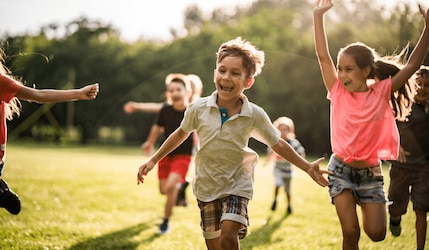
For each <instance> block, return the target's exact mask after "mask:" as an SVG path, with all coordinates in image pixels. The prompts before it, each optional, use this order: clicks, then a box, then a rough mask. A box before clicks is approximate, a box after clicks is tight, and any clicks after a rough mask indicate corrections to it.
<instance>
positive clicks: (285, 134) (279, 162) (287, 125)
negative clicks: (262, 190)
mask: <svg viewBox="0 0 429 250" xmlns="http://www.w3.org/2000/svg"><path fill="white" fill-rule="evenodd" d="M273 124H274V126H275V127H276V128H277V129H278V130H279V131H280V137H281V138H282V139H284V140H285V141H286V142H287V143H289V144H290V145H291V147H292V148H293V149H294V150H295V151H296V152H297V153H298V154H299V155H301V156H302V157H304V158H305V149H304V147H303V146H302V145H301V143H300V142H299V141H298V140H297V139H296V138H295V137H296V136H295V125H294V122H293V120H292V119H290V118H289V117H285V116H282V117H279V118H277V120H275V121H274V122H273ZM272 161H274V201H273V203H272V205H271V210H272V211H274V210H276V207H277V196H278V193H279V189H280V188H281V187H283V188H284V190H285V193H286V198H287V210H286V211H287V214H291V213H292V205H291V194H290V183H291V179H292V164H291V163H290V162H288V161H286V160H285V159H284V158H282V157H280V156H279V155H278V154H276V153H275V152H274V151H272V150H271V149H270V148H268V154H267V158H266V160H265V163H264V165H267V164H268V163H270V162H272Z"/></svg>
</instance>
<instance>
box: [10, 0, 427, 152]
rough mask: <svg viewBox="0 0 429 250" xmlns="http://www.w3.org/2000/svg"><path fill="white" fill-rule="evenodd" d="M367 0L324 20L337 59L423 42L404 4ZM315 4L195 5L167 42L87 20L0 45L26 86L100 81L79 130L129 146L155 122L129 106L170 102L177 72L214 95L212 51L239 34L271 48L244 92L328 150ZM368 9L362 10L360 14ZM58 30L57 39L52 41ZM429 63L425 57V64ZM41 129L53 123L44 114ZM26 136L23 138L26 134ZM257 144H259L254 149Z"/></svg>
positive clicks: (78, 108) (79, 111) (310, 146)
mask: <svg viewBox="0 0 429 250" xmlns="http://www.w3.org/2000/svg"><path fill="white" fill-rule="evenodd" d="M380 9H383V8H382V7H380V6H373V2H372V1H370V0H360V1H357V0H351V1H346V2H341V1H339V2H336V3H335V6H334V8H333V9H332V10H330V11H329V12H328V14H327V15H326V17H325V19H326V30H327V33H328V40H329V46H330V51H331V54H332V57H333V59H334V60H336V53H337V52H338V50H339V49H340V48H342V47H344V46H346V45H347V44H348V43H351V42H355V41H362V42H365V43H366V44H368V45H369V46H371V47H374V48H375V49H376V50H377V51H378V52H380V53H381V54H384V55H390V54H393V53H395V52H398V50H401V49H402V48H403V47H404V46H406V45H407V44H408V43H409V44H410V45H411V47H412V46H414V44H415V43H416V42H417V39H418V37H419V35H420V32H421V30H422V27H423V19H422V18H421V16H420V14H419V13H413V12H412V8H410V6H407V5H405V6H404V5H401V6H398V7H396V8H394V9H393V11H392V12H391V13H388V14H383V15H382V14H380V13H381V12H380ZM312 10H313V3H312V1H311V2H310V1H302V0H258V1H255V2H253V4H251V5H250V6H246V7H243V6H237V7H236V8H234V9H221V8H218V9H215V10H213V11H212V12H211V13H203V11H202V10H201V8H200V7H199V6H198V5H195V4H194V5H190V6H189V7H188V8H187V9H186V11H185V12H184V21H183V27H184V30H186V35H182V34H181V33H180V32H179V31H176V30H171V31H172V33H173V36H174V39H172V40H171V41H168V42H160V41H154V40H144V39H140V40H138V41H136V42H133V43H127V42H124V41H121V40H120V38H119V35H118V32H117V31H116V30H115V29H113V28H112V27H111V26H110V25H105V24H102V23H99V22H97V21H91V20H88V19H86V18H80V19H78V20H74V21H71V22H70V23H69V24H67V25H66V26H65V27H63V30H65V32H64V34H63V35H62V36H58V33H59V30H60V29H61V28H62V27H59V26H58V25H56V24H50V25H48V26H46V27H42V28H41V29H40V32H39V34H37V35H26V36H14V37H13V36H8V37H5V38H4V41H3V47H4V48H5V50H6V54H7V55H8V57H7V58H6V61H5V62H6V65H7V66H8V67H9V68H10V69H11V70H12V71H13V72H14V74H15V75H17V76H19V77H21V78H22V79H23V80H24V81H25V83H26V84H27V85H30V86H32V85H35V86H36V87H37V88H70V87H81V86H83V85H85V84H89V83H93V82H99V83H100V94H99V96H98V98H97V99H96V100H95V101H91V102H83V101H81V102H76V103H74V120H73V123H74V126H76V127H77V128H78V129H79V131H80V132H81V133H82V141H83V142H86V141H89V140H91V141H92V140H98V139H99V137H98V133H99V130H100V128H103V127H110V128H112V127H114V128H121V129H122V130H123V131H125V132H124V134H125V135H124V138H123V140H124V141H125V142H134V143H135V142H141V141H142V140H144V139H145V137H146V135H147V133H148V131H149V128H150V126H151V124H152V122H153V120H154V118H155V116H154V115H150V114H142V113H139V114H133V115H126V114H124V113H123V111H122V105H123V104H124V103H125V102H126V101H129V100H134V101H143V102H162V101H164V96H163V92H164V91H165V87H164V78H165V76H166V75H167V74H169V73H171V72H181V73H185V74H189V73H194V74H198V75H199V76H200V77H201V79H202V80H203V82H204V95H208V94H210V93H211V92H212V91H213V90H214V85H213V84H212V82H213V70H214V68H215V52H216V50H217V48H218V47H219V45H220V44H221V43H222V42H224V41H226V40H230V39H233V38H235V37H237V36H241V37H243V38H244V39H246V40H249V41H251V42H252V43H253V44H254V45H256V46H257V47H258V48H260V49H262V50H264V51H265V54H266V64H265V66H264V69H263V71H262V74H261V75H260V76H258V77H257V78H256V84H255V85H254V86H253V87H252V88H251V89H250V90H248V91H246V94H247V95H248V97H249V99H250V100H251V101H252V102H255V103H256V104H258V105H260V106H261V107H263V108H264V109H265V110H266V111H267V113H268V114H269V115H270V117H271V118H272V119H273V120H274V119H276V118H277V117H278V116H289V117H291V118H292V119H293V120H294V121H295V123H296V124H295V125H296V133H297V136H298V139H299V140H300V141H301V143H302V144H303V145H304V146H305V147H306V149H307V151H308V152H309V153H313V154H325V153H326V154H328V153H330V143H329V102H328V100H327V99H326V94H327V93H326V89H325V88H324V85H323V83H322V79H321V74H320V70H319V66H318V63H317V60H316V57H315V53H314V44H313V35H312ZM358 10H364V11H358ZM52 34H54V35H52ZM426 62H428V61H426ZM23 105H24V107H23V110H24V112H23V114H22V117H21V118H19V119H15V120H14V121H13V122H12V123H11V124H10V126H9V127H10V129H11V130H13V129H14V128H16V127H17V126H19V125H20V124H21V123H24V122H25V121H26V118H27V117H28V116H30V114H32V113H33V112H34V111H35V110H37V109H38V108H40V106H39V105H34V104H29V103H26V102H23ZM69 108H70V106H69V105H68V104H66V103H60V104H56V105H54V106H53V107H52V108H51V113H52V115H53V117H55V119H56V120H57V121H58V123H59V124H60V125H61V126H66V125H67V113H68V112H69V111H68V110H69ZM37 124H49V119H47V118H46V117H45V116H43V117H41V118H40V119H39V121H37ZM30 135H31V130H26V131H25V132H24V133H22V134H21V136H30ZM256 146H258V145H256Z"/></svg>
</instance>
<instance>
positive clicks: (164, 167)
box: [142, 74, 194, 234]
mask: <svg viewBox="0 0 429 250" xmlns="http://www.w3.org/2000/svg"><path fill="white" fill-rule="evenodd" d="M166 88H167V96H168V98H169V99H170V100H171V104H166V105H164V106H163V107H162V108H161V110H160V112H159V116H158V120H157V122H156V124H154V125H153V126H152V129H151V131H150V134H149V136H148V138H147V140H146V141H145V142H144V143H143V144H142V149H143V151H144V152H145V153H146V154H151V153H152V152H153V149H154V145H155V142H156V140H157V139H158V137H159V135H160V134H161V133H162V131H164V134H165V136H169V135H170V134H171V133H173V132H174V131H175V130H176V129H177V128H178V127H179V125H180V122H181V121H182V119H183V115H184V113H185V109H186V106H187V105H188V100H189V97H190V95H191V85H190V82H189V79H188V78H187V77H186V76H185V75H183V74H170V75H168V76H167V78H166ZM193 145H194V141H193V137H192V135H189V136H188V137H187V138H186V140H185V141H184V142H183V143H182V144H181V145H180V146H178V147H177V148H176V149H175V150H173V151H172V152H170V153H169V154H168V155H167V156H165V157H163V158H162V159H161V161H160V162H159V164H158V178H159V191H160V192H161V194H165V195H166V196H167V201H166V203H165V207H164V217H163V221H162V223H161V225H160V228H159V233H160V234H164V233H167V232H169V231H170V228H169V226H168V222H169V218H170V216H171V214H172V212H173V207H174V205H175V204H176V200H177V194H178V192H179V188H180V183H184V182H185V177H186V173H187V172H188V168H189V163H190V162H191V156H192V148H193Z"/></svg>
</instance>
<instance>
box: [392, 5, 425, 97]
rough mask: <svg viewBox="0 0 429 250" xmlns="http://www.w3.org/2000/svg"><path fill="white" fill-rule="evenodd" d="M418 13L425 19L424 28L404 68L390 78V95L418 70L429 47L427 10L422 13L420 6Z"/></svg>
mask: <svg viewBox="0 0 429 250" xmlns="http://www.w3.org/2000/svg"><path fill="white" fill-rule="evenodd" d="M419 10H420V13H421V14H422V15H423V17H424V18H425V27H424V28H423V31H422V34H421V36H420V39H419V41H418V42H417V44H416V47H415V48H414V50H413V51H412V52H411V55H410V57H409V59H408V62H407V63H406V65H405V67H404V68H402V70H400V71H399V72H398V73H397V74H396V75H395V76H393V77H392V91H391V92H392V93H393V92H395V91H396V90H398V89H400V88H401V87H402V86H403V85H404V84H405V82H406V81H408V79H409V78H410V77H411V76H412V75H413V74H414V73H415V72H416V71H417V70H418V69H419V68H420V66H421V65H422V63H423V60H424V59H425V56H426V52H427V49H428V46H429V31H428V29H427V28H428V26H429V9H428V10H427V11H424V10H423V8H422V6H420V5H419Z"/></svg>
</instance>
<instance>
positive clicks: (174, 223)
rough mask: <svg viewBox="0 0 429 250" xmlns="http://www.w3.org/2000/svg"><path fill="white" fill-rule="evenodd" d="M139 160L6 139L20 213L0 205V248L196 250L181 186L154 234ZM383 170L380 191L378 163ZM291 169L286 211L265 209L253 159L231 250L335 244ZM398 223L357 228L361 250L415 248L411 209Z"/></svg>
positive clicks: (320, 202) (304, 182) (322, 214)
mask: <svg viewBox="0 0 429 250" xmlns="http://www.w3.org/2000/svg"><path fill="white" fill-rule="evenodd" d="M261 158H262V159H261V162H262V161H263V157H261ZM144 160H145V157H143V156H142V154H141V151H140V149H139V147H138V146H136V147H125V146H123V147H119V146H86V147H82V146H65V145H48V144H42V145H38V144H28V143H25V144H18V143H17V142H14V143H9V144H8V148H7V161H6V166H5V170H4V173H3V178H4V179H5V180H6V181H7V182H8V183H9V186H10V187H11V188H12V189H13V190H14V191H15V192H16V193H18V194H19V196H20V198H21V202H22V211H21V213H20V214H19V215H17V216H15V215H10V214H9V213H8V212H6V210H4V209H1V210H0V221H1V223H0V237H1V238H2V240H1V241H0V249H73V250H78V249H91V250H95V249H112V250H113V249H156V250H164V249H165V250H170V249H174V250H181V249H183V250H190V249H205V244H204V240H203V238H202V235H201V231H200V228H199V211H198V208H197V205H196V201H195V200H194V197H193V195H192V190H191V188H188V190H187V196H188V198H189V203H190V204H189V206H188V207H176V208H175V209H174V214H173V216H172V218H171V219H170V221H171V222H170V227H171V229H172V232H171V233H169V234H166V235H161V236H160V235H158V234H157V232H158V224H159V223H160V222H161V217H162V214H163V205H164V201H165V197H164V196H161V195H160V194H159V191H158V180H157V173H156V170H154V171H153V172H151V173H150V174H149V175H148V176H147V178H146V181H145V183H144V184H143V185H139V186H137V185H136V183H137V180H136V173H137V169H138V166H139V165H140V164H141V163H143V161H144ZM326 163H327V162H326V161H325V162H324V164H326ZM323 167H324V168H326V166H325V165H323ZM384 171H385V176H386V178H385V180H386V183H385V189H387V185H388V181H389V178H388V175H387V171H388V168H387V166H384ZM295 173H296V175H295V176H294V179H293V181H292V195H293V197H292V199H293V201H292V202H293V213H292V214H291V215H288V216H286V213H285V211H286V203H285V198H284V193H283V192H281V195H280V200H278V203H279V204H278V206H277V210H276V211H274V212H272V211H271V210H270V206H271V202H272V197H273V178H272V167H262V164H261V165H260V166H258V168H257V170H256V174H255V177H256V180H255V196H254V199H253V200H252V201H251V202H250V204H249V216H250V231H249V234H248V236H247V237H246V238H245V239H243V240H241V249H253V250H257V249H258V250H262V249H269V250H275V249H282V250H285V249H286V250H287V249H312V250H313V249H341V229H340V226H339V222H338V219H337V216H336V214H335V209H334V207H333V206H332V205H331V204H330V200H329V196H328V191H327V188H321V187H319V186H318V185H316V184H315V183H313V182H312V180H311V179H310V177H308V176H307V175H306V174H304V173H303V172H302V171H300V170H299V169H296V170H295ZM402 226H403V233H402V235H401V236H400V237H398V238H394V237H392V236H391V234H390V232H388V233H387V236H386V239H385V240H384V241H383V242H379V243H374V242H371V241H370V240H369V239H368V237H367V236H366V235H365V234H364V233H363V232H362V236H361V240H360V247H361V249H415V239H414V238H415V232H414V213H413V212H412V211H411V210H409V213H408V214H407V215H406V216H404V217H403V224H402Z"/></svg>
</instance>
